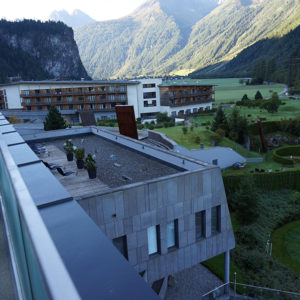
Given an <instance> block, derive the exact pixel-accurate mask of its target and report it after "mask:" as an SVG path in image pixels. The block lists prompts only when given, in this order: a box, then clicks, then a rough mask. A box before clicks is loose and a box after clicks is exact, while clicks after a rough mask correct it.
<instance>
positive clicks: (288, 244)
mask: <svg viewBox="0 0 300 300" xmlns="http://www.w3.org/2000/svg"><path fill="white" fill-rule="evenodd" d="M271 240H272V243H273V256H274V257H275V258H276V259H277V260H279V261H280V262H281V263H283V264H285V265H287V266H288V267H289V268H291V269H292V270H294V271H296V272H297V273H298V274H300V220H299V221H295V222H291V223H289V224H286V225H284V226H282V227H280V228H279V229H277V230H275V231H274V232H273V234H272V236H271Z"/></svg>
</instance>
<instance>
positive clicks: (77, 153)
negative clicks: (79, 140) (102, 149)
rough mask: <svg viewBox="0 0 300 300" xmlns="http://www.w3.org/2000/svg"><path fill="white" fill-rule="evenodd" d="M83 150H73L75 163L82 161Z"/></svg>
mask: <svg viewBox="0 0 300 300" xmlns="http://www.w3.org/2000/svg"><path fill="white" fill-rule="evenodd" d="M84 152H85V150H84V148H78V149H75V150H74V153H75V157H76V160H77V161H82V160H83V159H84Z"/></svg>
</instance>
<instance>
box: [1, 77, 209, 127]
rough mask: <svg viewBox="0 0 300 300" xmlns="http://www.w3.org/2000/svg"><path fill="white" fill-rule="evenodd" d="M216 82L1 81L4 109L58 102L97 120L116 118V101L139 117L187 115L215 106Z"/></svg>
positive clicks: (65, 108) (33, 108)
mask: <svg viewBox="0 0 300 300" xmlns="http://www.w3.org/2000/svg"><path fill="white" fill-rule="evenodd" d="M213 94H214V91H213V86H212V85H206V86H203V85H189V84H182V85H177V84H175V83H174V84H170V85H167V84H164V83H163V81H162V79H161V78H148V79H138V80H111V81H96V80H95V81H27V82H25V81H20V82H15V83H10V84H0V109H22V110H23V111H40V112H42V111H47V110H48V109H49V107H50V105H55V106H56V107H57V108H58V109H59V110H60V111H61V112H62V114H64V115H68V116H72V115H73V117H71V118H70V120H71V121H72V120H73V121H76V120H77V121H78V120H79V118H78V115H79V113H80V112H81V111H93V112H94V115H95V119H96V120H103V119H115V118H116V113H115V106H116V105H133V106H134V111H135V116H136V118H142V119H145V120H146V119H155V116H156V114H157V113H159V112H164V113H167V114H168V115H169V116H173V117H176V116H180V117H184V116H186V115H189V114H191V113H195V112H198V111H199V110H206V109H211V108H212V102H213V101H214V99H213Z"/></svg>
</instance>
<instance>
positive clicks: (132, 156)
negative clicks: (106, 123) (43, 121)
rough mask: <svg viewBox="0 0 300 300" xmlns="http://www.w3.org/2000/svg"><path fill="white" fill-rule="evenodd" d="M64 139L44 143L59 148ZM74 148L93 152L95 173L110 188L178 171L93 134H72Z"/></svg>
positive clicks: (61, 146) (61, 147)
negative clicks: (95, 165)
mask: <svg viewBox="0 0 300 300" xmlns="http://www.w3.org/2000/svg"><path fill="white" fill-rule="evenodd" d="M64 142H65V139H59V140H52V141H49V142H46V143H45V145H51V144H52V145H55V146H56V147H58V148H59V149H61V150H63V144H64ZM72 142H73V144H74V145H75V146H76V147H77V148H85V153H86V155H87V154H88V153H92V154H95V155H96V162H97V176H98V178H99V179H100V180H101V181H102V182H103V183H105V184H107V185H108V186H109V187H110V188H115V187H119V186H122V185H126V184H131V183H136V182H141V181H145V180H150V179H153V178H158V177H163V176H167V175H172V174H176V173H179V172H181V171H180V170H179V169H176V168H174V167H172V166H170V165H167V164H164V163H162V162H160V161H158V160H155V159H151V158H149V157H146V156H144V155H141V154H139V153H137V152H135V151H132V150H130V149H129V148H125V147H122V146H120V145H118V144H115V143H113V142H110V141H107V140H105V139H103V138H101V137H98V136H95V135H84V136H80V137H75V138H72Z"/></svg>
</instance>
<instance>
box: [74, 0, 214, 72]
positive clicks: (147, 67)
mask: <svg viewBox="0 0 300 300" xmlns="http://www.w3.org/2000/svg"><path fill="white" fill-rule="evenodd" d="M195 4H197V5H195ZM217 5H218V1H217V0H211V1H207V0H186V1H179V0H160V1H158V0H150V1H147V2H145V3H144V4H143V5H142V6H140V7H139V8H138V9H137V10H136V11H134V12H133V13H132V14H131V15H129V16H127V17H124V18H121V19H118V20H112V21H105V22H95V23H92V24H89V25H86V26H83V27H80V28H76V29H75V30H74V33H75V40H76V42H77V45H78V48H79V51H80V56H81V58H82V61H83V63H84V65H85V67H86V68H87V70H88V72H89V73H90V75H91V76H92V77H94V78H106V77H123V76H127V75H128V76H136V75H146V74H147V75H148V74H152V73H154V70H156V69H157V68H159V66H160V65H161V64H162V63H163V62H164V61H166V60H167V59H169V58H170V57H171V56H173V55H174V54H176V53H177V52H178V51H180V50H181V49H182V48H183V47H184V46H185V44H186V43H187V40H188V37H189V35H190V32H191V31H192V26H193V25H194V24H195V23H196V22H197V20H198V19H199V18H201V17H204V16H205V15H206V14H207V13H209V12H210V11H211V10H212V9H213V8H214V7H216V6H217Z"/></svg>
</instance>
